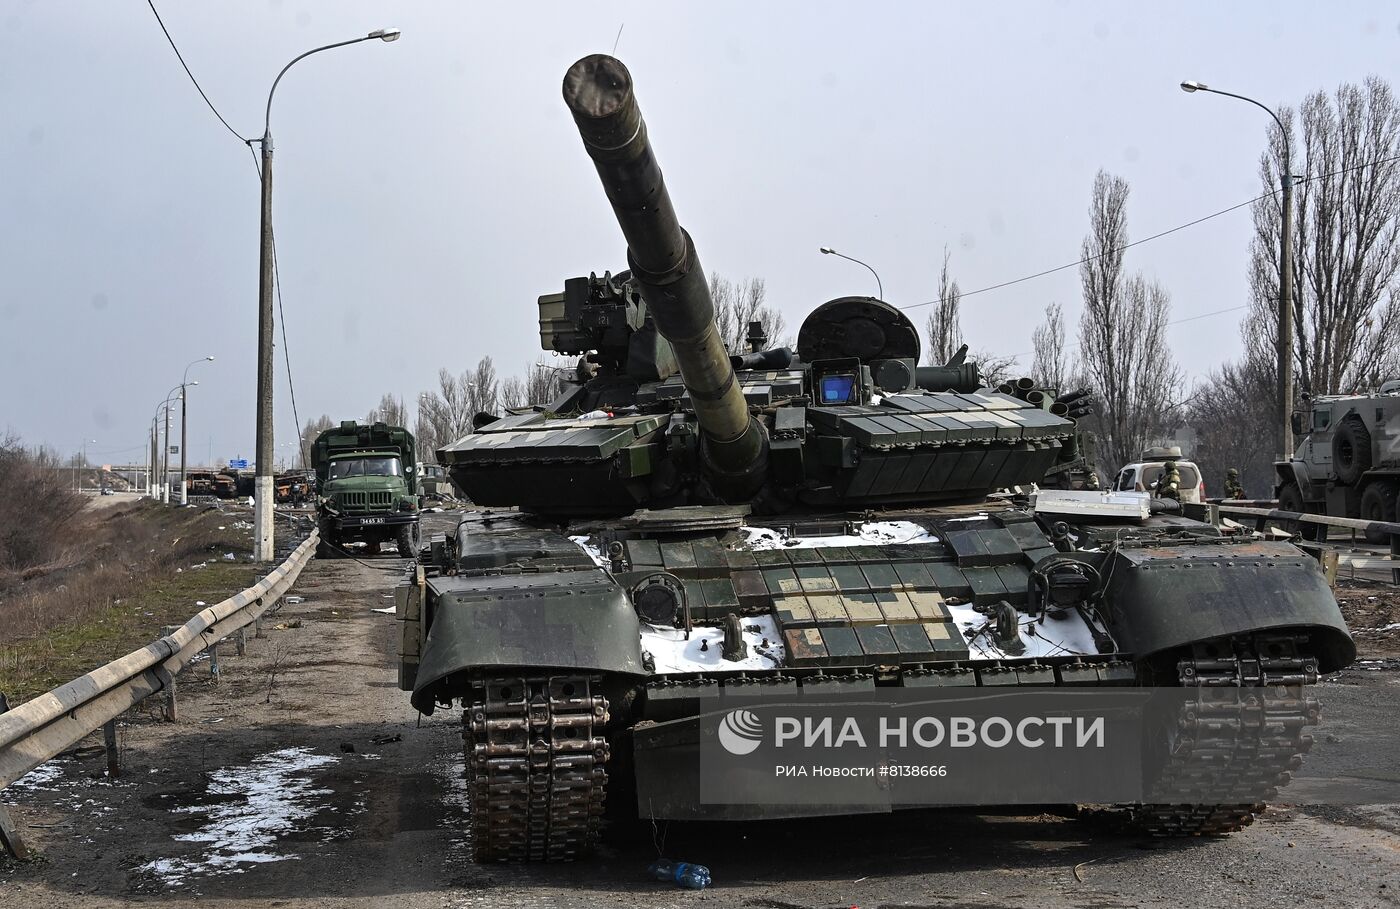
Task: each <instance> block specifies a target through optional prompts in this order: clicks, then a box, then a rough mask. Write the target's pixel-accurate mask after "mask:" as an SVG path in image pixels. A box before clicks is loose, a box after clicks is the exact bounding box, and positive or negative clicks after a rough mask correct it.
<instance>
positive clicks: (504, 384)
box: [499, 367, 529, 410]
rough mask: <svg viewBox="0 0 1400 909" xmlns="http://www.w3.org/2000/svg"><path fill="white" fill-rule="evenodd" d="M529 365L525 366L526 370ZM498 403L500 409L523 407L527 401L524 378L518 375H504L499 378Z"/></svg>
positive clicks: (527, 395)
mask: <svg viewBox="0 0 1400 909" xmlns="http://www.w3.org/2000/svg"><path fill="white" fill-rule="evenodd" d="M528 368H529V367H526V369H527V370H528ZM499 398H500V403H501V409H502V410H512V409H514V408H516V407H524V406H525V405H526V404H528V403H529V394H528V392H527V390H526V388H525V380H524V379H522V378H521V377H520V376H506V377H505V378H504V379H502V380H501V391H500V395H499Z"/></svg>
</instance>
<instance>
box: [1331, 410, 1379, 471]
mask: <svg viewBox="0 0 1400 909" xmlns="http://www.w3.org/2000/svg"><path fill="white" fill-rule="evenodd" d="M1332 469H1333V470H1335V471H1336V472H1337V479H1338V480H1340V481H1341V482H1343V483H1345V484H1346V485H1348V486H1355V485H1356V484H1357V483H1358V482H1359V481H1360V480H1361V475H1362V474H1363V473H1365V472H1366V471H1368V470H1370V469H1371V434H1370V433H1369V432H1367V431H1366V427H1365V426H1363V425H1362V423H1361V421H1360V420H1358V419H1357V418H1356V417H1354V416H1353V417H1348V418H1347V419H1345V420H1343V421H1342V423H1341V425H1340V426H1338V427H1337V434H1336V435H1334V436H1333V437H1332Z"/></svg>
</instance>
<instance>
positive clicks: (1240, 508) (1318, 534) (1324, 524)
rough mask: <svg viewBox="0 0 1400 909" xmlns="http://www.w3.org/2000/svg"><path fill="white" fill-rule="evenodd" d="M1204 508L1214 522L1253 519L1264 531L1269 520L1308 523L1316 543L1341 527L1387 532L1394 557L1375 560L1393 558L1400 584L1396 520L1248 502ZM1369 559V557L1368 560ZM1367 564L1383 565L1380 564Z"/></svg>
mask: <svg viewBox="0 0 1400 909" xmlns="http://www.w3.org/2000/svg"><path fill="white" fill-rule="evenodd" d="M1198 507H1200V508H1201V509H1203V510H1204V512H1205V515H1204V517H1205V518H1206V519H1207V520H1209V521H1210V522H1211V523H1212V524H1219V523H1220V518H1221V517H1222V516H1226V517H1235V516H1238V517H1243V518H1253V519H1254V524H1255V529H1256V530H1260V531H1262V530H1263V529H1264V527H1265V526H1266V525H1267V524H1268V522H1269V521H1275V522H1277V523H1285V524H1299V525H1302V524H1308V525H1311V526H1312V527H1313V529H1314V535H1313V542H1317V543H1325V542H1327V528H1329V527H1336V528H1338V529H1341V530H1353V531H1355V530H1360V531H1362V532H1363V533H1375V534H1384V535H1385V536H1387V537H1389V538H1390V560H1382V559H1376V560H1374V561H1376V562H1381V561H1390V562H1391V565H1390V566H1389V567H1390V574H1391V583H1394V584H1400V561H1396V560H1400V523H1396V522H1392V521H1363V520H1361V519H1360V518H1336V517H1332V516H1331V515H1325V514H1309V513H1307V512H1298V511H1283V510H1281V509H1278V508H1254V507H1250V506H1248V505H1226V504H1223V503H1221V504H1216V503H1214V502H1211V503H1209V504H1206V505H1201V506H1198ZM1368 561H1369V560H1368ZM1367 567H1382V566H1379V565H1375V566H1367Z"/></svg>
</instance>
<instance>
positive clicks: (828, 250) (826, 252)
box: [821, 246, 836, 256]
mask: <svg viewBox="0 0 1400 909" xmlns="http://www.w3.org/2000/svg"><path fill="white" fill-rule="evenodd" d="M821 252H822V255H824V256H829V255H831V254H833V253H835V252H836V250H834V249H832V248H831V247H830V246H823V247H822V250H821Z"/></svg>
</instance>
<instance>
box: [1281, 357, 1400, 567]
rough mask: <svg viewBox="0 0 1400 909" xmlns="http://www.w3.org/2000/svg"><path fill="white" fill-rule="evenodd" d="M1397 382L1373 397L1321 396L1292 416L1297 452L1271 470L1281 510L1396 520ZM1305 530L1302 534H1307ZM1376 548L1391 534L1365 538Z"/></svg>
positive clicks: (1399, 489)
mask: <svg viewBox="0 0 1400 909" xmlns="http://www.w3.org/2000/svg"><path fill="white" fill-rule="evenodd" d="M1395 419H1400V380H1391V381H1389V382H1386V383H1385V384H1383V385H1382V386H1381V387H1380V389H1379V390H1378V391H1377V392H1376V393H1375V394H1365V395H1318V396H1316V397H1313V398H1309V399H1307V401H1306V407H1305V408H1304V409H1303V410H1300V411H1296V412H1295V413H1294V414H1293V432H1294V433H1295V434H1296V435H1297V436H1298V448H1297V450H1296V451H1295V452H1294V453H1293V455H1292V457H1290V458H1289V459H1288V460H1286V461H1279V462H1277V463H1275V464H1274V495H1275V497H1276V498H1277V499H1278V504H1279V508H1281V509H1283V510H1284V511H1295V512H1312V513H1313V514H1326V515H1332V516H1333V517H1338V518H1360V519H1361V520H1363V521H1394V520H1395V519H1396V509H1397V501H1400V436H1398V435H1397V434H1396V431H1395V430H1393V429H1389V428H1388V426H1389V421H1390V420H1395ZM1309 529H1310V528H1309V526H1308V525H1304V530H1305V531H1307V530H1309ZM1367 537H1368V538H1369V539H1371V541H1372V542H1375V543H1383V542H1385V541H1386V540H1387V539H1388V536H1387V535H1386V534H1383V533H1379V532H1377V533H1374V534H1372V533H1368V534H1367Z"/></svg>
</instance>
